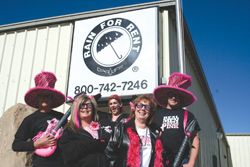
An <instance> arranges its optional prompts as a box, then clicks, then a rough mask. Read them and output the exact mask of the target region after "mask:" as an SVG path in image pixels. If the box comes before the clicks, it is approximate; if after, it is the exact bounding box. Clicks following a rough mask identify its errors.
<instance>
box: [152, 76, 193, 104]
mask: <svg viewBox="0 0 250 167" xmlns="http://www.w3.org/2000/svg"><path fill="white" fill-rule="evenodd" d="M190 86H191V77H190V76H189V75H186V74H182V73H179V72H174V73H172V74H171V75H170V77H169V82H168V84H167V85H160V86H158V87H157V88H155V90H154V93H153V94H154V98H155V100H156V102H157V103H158V104H159V105H160V106H162V107H166V105H167V100H168V96H169V93H170V92H171V93H176V94H178V95H179V96H180V97H181V107H186V106H189V105H191V104H192V103H193V102H194V101H196V100H197V98H196V96H195V95H194V94H193V93H192V92H190V91H188V90H187V88H188V87H190Z"/></svg>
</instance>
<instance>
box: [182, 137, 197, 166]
mask: <svg viewBox="0 0 250 167" xmlns="http://www.w3.org/2000/svg"><path fill="white" fill-rule="evenodd" d="M199 145H200V139H199V136H198V133H197V134H196V135H195V137H194V139H193V142H192V148H191V152H190V157H189V161H188V163H187V164H184V165H183V167H194V165H195V161H196V159H197V156H198V153H199Z"/></svg>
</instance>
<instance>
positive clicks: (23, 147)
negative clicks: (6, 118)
mask: <svg viewBox="0 0 250 167" xmlns="http://www.w3.org/2000/svg"><path fill="white" fill-rule="evenodd" d="M31 128H32V127H31V126H30V124H29V121H28V119H26V118H25V119H24V120H23V122H22V123H21V125H20V126H19V128H18V129H17V132H16V134H15V139H14V141H13V143H12V150H13V151H34V150H35V147H34V144H33V141H32V140H31V138H32V136H31V132H30V129H31ZM28 139H30V140H28Z"/></svg>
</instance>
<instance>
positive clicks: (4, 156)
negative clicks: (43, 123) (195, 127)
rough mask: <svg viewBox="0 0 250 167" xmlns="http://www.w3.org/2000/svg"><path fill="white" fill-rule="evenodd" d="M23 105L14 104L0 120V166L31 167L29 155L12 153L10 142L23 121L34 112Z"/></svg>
mask: <svg viewBox="0 0 250 167" xmlns="http://www.w3.org/2000/svg"><path fill="white" fill-rule="evenodd" d="M34 110H35V109H34V108H31V107H29V106H27V105H24V104H16V105H14V106H12V107H11V108H9V109H8V110H7V111H5V112H4V113H3V115H2V117H1V118H0V143H1V144H0V163H1V165H0V166H5V167H31V155H32V153H27V152H14V151H13V150H12V148H11V147H12V142H13V140H14V136H15V133H16V131H17V129H18V127H19V126H20V124H21V122H22V121H23V119H24V118H25V117H26V116H27V115H29V114H31V113H33V112H34Z"/></svg>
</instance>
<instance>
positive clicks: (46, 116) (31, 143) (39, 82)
mask: <svg viewBox="0 0 250 167" xmlns="http://www.w3.org/2000/svg"><path fill="white" fill-rule="evenodd" d="M55 82H56V76H55V75H54V74H53V73H51V72H41V73H39V74H38V75H36V76H35V84H36V86H35V87H34V88H31V89H30V90H29V91H28V92H27V93H26V94H25V102H26V103H27V104H28V105H30V106H32V107H34V108H37V110H36V111H35V112H34V113H32V114H31V115H29V116H27V117H26V118H24V120H23V122H22V123H21V125H20V127H19V128H18V130H17V132H16V134H15V139H14V142H13V144H12V149H13V150H14V151H27V152H31V151H35V150H36V149H40V148H48V147H54V148H56V150H55V152H54V153H53V154H52V155H51V156H49V157H46V156H41V155H37V154H33V157H32V165H33V167H62V166H63V160H62V156H61V152H60V151H59V149H58V148H57V147H55V146H56V145H57V140H56V137H55V136H53V135H51V134H49V133H47V134H46V133H45V132H46V129H47V128H48V127H49V126H50V125H52V124H55V123H57V122H58V121H59V120H60V119H61V118H62V116H63V114H62V113H60V112H57V111H54V110H52V108H56V107H59V106H60V105H62V104H63V103H64V102H65V96H64V94H63V93H61V92H60V91H58V90H55V89H54V86H55ZM32 139H34V140H32Z"/></svg>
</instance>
